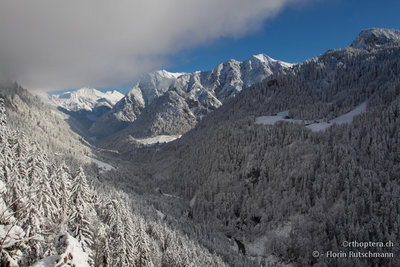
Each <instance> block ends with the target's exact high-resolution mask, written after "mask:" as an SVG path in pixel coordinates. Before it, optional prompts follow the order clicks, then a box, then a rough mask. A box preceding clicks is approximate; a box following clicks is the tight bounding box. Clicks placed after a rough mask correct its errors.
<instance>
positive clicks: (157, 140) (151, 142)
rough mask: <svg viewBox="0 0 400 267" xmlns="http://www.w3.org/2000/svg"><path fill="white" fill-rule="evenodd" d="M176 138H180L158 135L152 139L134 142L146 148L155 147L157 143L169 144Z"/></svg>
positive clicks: (140, 139)
mask: <svg viewBox="0 0 400 267" xmlns="http://www.w3.org/2000/svg"><path fill="white" fill-rule="evenodd" d="M178 138H181V135H158V136H154V137H149V138H135V141H137V142H139V143H141V144H143V145H146V146H151V145H155V144H157V143H160V144H161V143H169V142H172V141H174V140H176V139H178Z"/></svg>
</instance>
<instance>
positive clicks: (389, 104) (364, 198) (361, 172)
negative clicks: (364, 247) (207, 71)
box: [140, 42, 400, 266]
mask: <svg viewBox="0 0 400 267" xmlns="http://www.w3.org/2000/svg"><path fill="white" fill-rule="evenodd" d="M399 77H400V47H399V45H398V43H396V42H394V43H385V45H381V46H376V47H375V46H372V47H371V46H369V47H361V48H354V47H348V48H345V49H342V50H336V51H333V50H330V51H328V52H326V53H325V54H324V55H322V56H320V57H317V58H314V59H311V60H309V61H306V62H305V63H303V64H301V65H299V66H295V67H294V68H293V69H291V70H289V71H286V72H285V73H283V72H282V73H280V74H276V75H274V77H272V78H271V79H269V80H266V81H264V82H263V83H260V84H257V85H256V86H254V87H252V88H250V89H249V90H247V91H245V92H244V93H243V94H241V95H239V96H238V97H237V98H235V99H234V100H232V101H231V102H230V103H227V104H225V105H224V106H222V107H221V108H220V109H219V110H217V111H216V112H214V113H213V114H211V115H210V116H209V117H208V118H206V119H204V120H203V121H202V122H200V123H199V124H198V125H197V126H196V128H195V129H194V130H193V131H191V132H190V133H189V134H188V135H185V136H183V137H182V138H181V140H179V141H177V142H174V143H170V144H168V145H166V146H165V147H164V148H163V149H162V150H161V151H160V152H158V153H154V151H151V150H148V151H147V152H144V153H143V154H141V155H140V157H141V158H146V157H147V158H148V159H149V161H148V166H149V169H150V171H149V172H150V173H152V175H153V178H154V179H156V181H157V183H159V184H160V188H161V190H163V192H167V193H169V194H175V195H178V196H181V197H183V198H184V199H185V200H186V201H187V203H188V204H189V202H190V206H191V208H192V209H191V212H192V213H191V216H192V217H193V220H195V221H196V220H197V221H208V222H209V223H216V224H218V226H219V227H220V228H221V229H222V231H223V232H225V233H226V234H227V235H228V236H234V237H235V238H237V239H239V240H241V241H242V243H244V245H245V247H246V248H247V250H246V253H247V254H248V256H253V257H258V259H259V260H260V262H266V261H267V259H268V258H269V257H271V256H273V257H277V258H279V260H280V262H281V264H283V263H287V264H289V263H292V264H295V265H296V266H310V265H313V264H317V263H318V264H322V265H321V266H324V265H323V264H327V265H328V266H372V265H379V266H396V265H399V264H400V261H399V258H398V256H397V257H396V256H395V257H393V258H370V259H366V258H352V259H348V258H346V259H336V258H334V259H332V258H328V257H319V258H315V257H313V255H312V252H313V251H314V250H316V251H348V250H349V249H348V248H345V247H342V245H341V244H342V242H343V241H346V240H360V241H369V240H370V241H390V240H391V241H392V242H394V240H396V238H397V237H398V236H399V234H400V223H399V222H400V215H399V211H400V202H399V198H398V195H399V193H400V177H399V173H400V143H399V142H400V78H399ZM364 102H366V104H367V109H366V112H365V113H363V114H361V115H358V116H356V117H354V119H353V121H352V122H351V123H345V124H343V125H333V126H331V127H329V128H328V129H326V130H324V131H318V132H313V131H311V130H309V129H307V128H306V127H304V126H305V125H304V123H303V124H298V123H290V122H277V123H275V124H274V125H258V124H256V123H255V117H256V116H261V115H272V114H275V113H277V112H281V111H284V110H289V117H291V118H295V119H300V120H307V121H308V120H311V121H313V120H320V121H329V120H331V119H332V118H334V117H337V116H338V115H341V114H344V113H346V112H348V111H350V110H352V109H353V108H354V107H355V106H357V105H359V104H361V103H364ZM154 166H157V167H154ZM255 247H257V249H256V248H255ZM376 251H380V252H393V253H394V255H398V254H399V244H396V245H395V247H393V248H390V249H389V248H384V249H378V250H376Z"/></svg>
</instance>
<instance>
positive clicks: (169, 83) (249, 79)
mask: <svg viewBox="0 0 400 267" xmlns="http://www.w3.org/2000/svg"><path fill="white" fill-rule="evenodd" d="M291 66H292V64H289V63H285V62H281V61H278V60H274V59H272V58H270V57H268V56H267V55H264V54H259V55H254V56H252V57H251V58H249V59H248V60H246V61H243V62H241V61H237V60H233V59H231V60H229V61H227V62H225V63H221V64H219V65H218V66H216V67H215V68H214V69H213V70H211V71H206V72H201V71H196V72H193V73H170V72H167V71H165V70H162V71H156V72H153V73H149V74H147V75H144V76H143V77H142V78H141V79H140V80H139V81H138V82H137V83H136V85H135V86H134V87H133V88H132V90H131V91H130V92H129V93H128V94H127V95H126V96H125V97H124V98H123V99H121V100H120V101H119V102H118V103H117V104H116V105H115V106H114V107H113V109H112V110H110V111H109V112H107V113H106V114H104V115H103V116H102V117H101V118H100V119H99V120H98V121H96V122H95V123H94V124H93V125H92V127H91V129H90V131H91V133H92V134H93V135H95V136H97V137H106V136H108V135H111V134H113V133H116V132H118V131H120V130H122V129H123V128H125V127H127V126H129V125H131V124H132V123H133V122H135V124H134V125H133V124H132V127H131V128H132V129H131V130H127V131H126V132H125V134H128V133H129V132H131V133H130V134H134V135H135V136H137V137H150V136H155V135H171V134H172V135H178V134H183V133H185V132H186V131H188V130H190V129H191V128H192V127H193V126H194V125H196V123H197V121H198V120H200V119H201V118H202V117H204V116H205V115H207V114H208V113H209V112H210V111H212V110H215V109H216V108H218V107H220V106H221V105H222V104H223V103H225V102H226V101H227V100H228V99H230V98H232V97H234V96H236V95H237V94H238V93H239V92H240V91H242V90H243V89H245V88H247V87H249V86H251V85H253V84H255V83H257V82H260V81H262V80H263V79H265V78H267V77H268V76H270V75H272V74H273V73H274V72H277V71H279V70H282V69H285V68H289V67H291ZM155 103H157V104H155ZM142 117H143V118H142Z"/></svg>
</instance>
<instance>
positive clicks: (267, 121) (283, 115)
mask: <svg viewBox="0 0 400 267" xmlns="http://www.w3.org/2000/svg"><path fill="white" fill-rule="evenodd" d="M366 108H367V104H366V102H364V103H362V104H360V105H358V106H357V107H355V108H354V109H353V110H351V111H350V112H348V113H346V114H343V115H341V116H339V117H337V118H334V119H332V120H331V121H329V122H324V121H320V122H313V123H312V122H310V121H306V120H294V119H290V118H288V117H287V116H288V114H289V111H287V110H285V111H282V112H279V113H278V114H276V115H274V116H261V117H258V118H256V124H263V125H274V124H275V123H276V122H278V121H286V122H292V123H304V124H305V125H306V127H307V128H308V129H310V130H311V131H313V132H319V131H323V130H325V129H327V128H329V127H330V126H332V125H333V124H335V123H336V124H339V125H340V124H345V123H351V122H352V121H353V118H354V116H356V115H359V114H361V113H363V112H365V111H366Z"/></svg>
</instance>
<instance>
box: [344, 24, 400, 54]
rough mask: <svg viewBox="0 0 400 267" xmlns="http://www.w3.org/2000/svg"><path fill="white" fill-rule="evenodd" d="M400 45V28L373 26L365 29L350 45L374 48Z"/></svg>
mask: <svg viewBox="0 0 400 267" xmlns="http://www.w3.org/2000/svg"><path fill="white" fill-rule="evenodd" d="M399 45H400V30H389V29H378V28H372V29H367V30H363V31H361V32H360V34H359V35H358V37H357V38H356V39H355V40H354V41H353V42H352V43H351V45H350V47H353V48H363V49H374V48H388V47H394V46H399Z"/></svg>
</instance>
